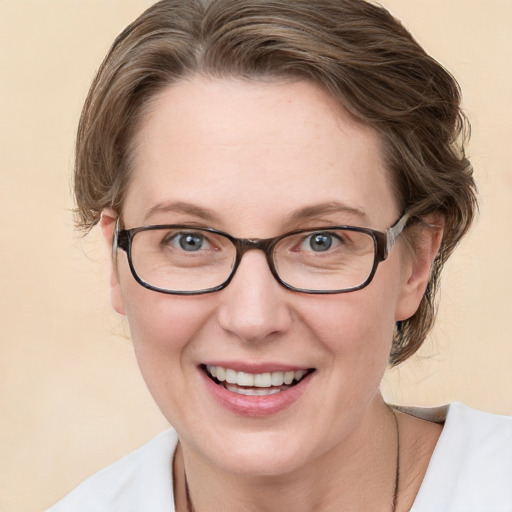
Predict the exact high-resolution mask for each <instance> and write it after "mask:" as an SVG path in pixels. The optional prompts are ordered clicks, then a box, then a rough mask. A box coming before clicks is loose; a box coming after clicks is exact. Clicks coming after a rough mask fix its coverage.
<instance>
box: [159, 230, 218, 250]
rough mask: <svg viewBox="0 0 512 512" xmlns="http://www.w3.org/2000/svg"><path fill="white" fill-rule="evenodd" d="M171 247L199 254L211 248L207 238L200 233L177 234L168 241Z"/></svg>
mask: <svg viewBox="0 0 512 512" xmlns="http://www.w3.org/2000/svg"><path fill="white" fill-rule="evenodd" d="M166 243H168V244H169V245H170V246H171V247H174V248H175V249H183V250H184V251H187V252H197V251H200V250H204V249H208V248H209V247H210V244H209V242H208V241H207V240H206V238H205V237H204V236H203V235H201V234H199V233H193V232H192V233H176V234H174V235H173V236H171V237H168V238H167V240H166Z"/></svg>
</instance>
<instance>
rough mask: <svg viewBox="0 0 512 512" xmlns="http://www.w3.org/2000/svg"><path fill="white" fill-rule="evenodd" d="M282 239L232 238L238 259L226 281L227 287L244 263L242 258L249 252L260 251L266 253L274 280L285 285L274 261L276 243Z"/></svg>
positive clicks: (236, 258)
mask: <svg viewBox="0 0 512 512" xmlns="http://www.w3.org/2000/svg"><path fill="white" fill-rule="evenodd" d="M279 239H280V237H277V238H234V237H232V238H231V241H232V242H233V244H234V246H235V249H236V257H235V262H234V264H233V268H232V270H231V274H230V276H229V279H228V280H227V281H226V283H225V286H227V285H228V284H229V283H230V282H231V280H232V279H233V277H234V276H235V273H236V271H237V269H238V267H239V265H240V263H241V262H242V258H243V257H244V254H245V253H246V252H248V251H252V250H259V251H263V252H264V253H265V258H266V260H267V264H268V267H269V269H270V272H271V273H272V275H273V276H274V278H275V279H276V280H277V282H278V283H280V284H283V281H282V280H281V278H280V277H279V275H278V273H277V270H276V268H275V265H274V259H273V249H274V247H275V245H276V243H277V242H278V241H279Z"/></svg>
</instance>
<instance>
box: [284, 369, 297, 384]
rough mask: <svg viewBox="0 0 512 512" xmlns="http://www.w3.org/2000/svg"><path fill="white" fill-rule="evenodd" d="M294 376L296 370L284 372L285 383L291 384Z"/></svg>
mask: <svg viewBox="0 0 512 512" xmlns="http://www.w3.org/2000/svg"><path fill="white" fill-rule="evenodd" d="M294 377H295V372H286V373H285V374H284V383H285V384H291V383H292V382H293V378H294Z"/></svg>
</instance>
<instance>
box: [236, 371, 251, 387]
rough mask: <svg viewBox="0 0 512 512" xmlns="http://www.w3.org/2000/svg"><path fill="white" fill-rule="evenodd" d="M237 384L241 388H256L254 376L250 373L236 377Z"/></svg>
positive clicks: (240, 373)
mask: <svg viewBox="0 0 512 512" xmlns="http://www.w3.org/2000/svg"><path fill="white" fill-rule="evenodd" d="M236 383H237V384H238V385H239V386H248V387H252V386H254V375H252V374H250V373H244V372H238V373H237V375H236Z"/></svg>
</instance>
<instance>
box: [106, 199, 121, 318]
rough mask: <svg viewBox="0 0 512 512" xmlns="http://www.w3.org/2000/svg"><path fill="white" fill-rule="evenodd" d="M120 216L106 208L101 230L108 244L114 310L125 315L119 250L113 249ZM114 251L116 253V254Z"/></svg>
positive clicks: (111, 295)
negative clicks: (119, 270)
mask: <svg viewBox="0 0 512 512" xmlns="http://www.w3.org/2000/svg"><path fill="white" fill-rule="evenodd" d="M117 218H118V215H117V213H116V212H115V211H114V210H112V209H110V208H105V209H104V210H103V211H102V212H101V217H100V228H101V232H102V234H103V239H104V240H105V242H106V244H107V250H108V256H109V258H108V261H109V275H110V300H111V303H112V307H113V308H114V310H115V311H116V312H117V313H119V314H120V315H124V314H125V308H124V302H123V295H122V293H121V285H120V283H119V276H118V273H117V249H115V248H114V247H113V240H114V231H115V228H116V222H117ZM114 250H115V251H116V252H115V253H114Z"/></svg>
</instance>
